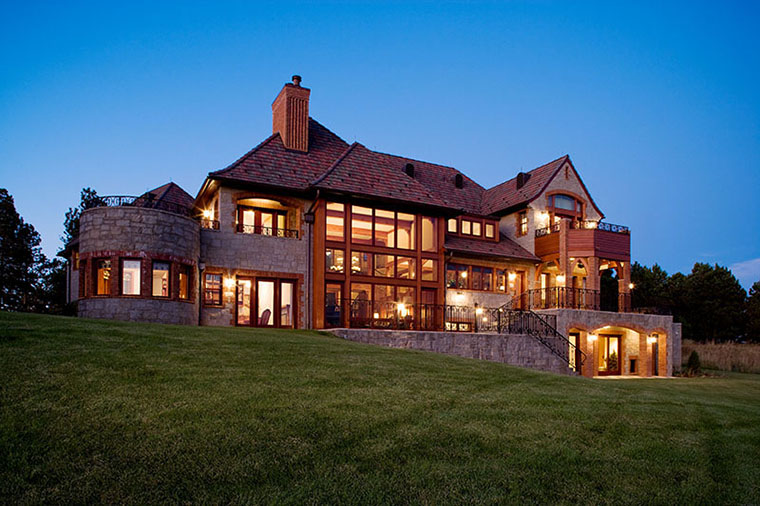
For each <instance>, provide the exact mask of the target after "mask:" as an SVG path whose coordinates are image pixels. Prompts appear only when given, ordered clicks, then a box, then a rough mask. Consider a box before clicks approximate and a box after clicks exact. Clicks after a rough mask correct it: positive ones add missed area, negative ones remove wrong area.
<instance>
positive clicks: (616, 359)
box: [596, 335, 621, 376]
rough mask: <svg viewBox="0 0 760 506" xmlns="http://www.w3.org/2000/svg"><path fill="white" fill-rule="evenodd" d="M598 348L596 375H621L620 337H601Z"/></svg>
mask: <svg viewBox="0 0 760 506" xmlns="http://www.w3.org/2000/svg"><path fill="white" fill-rule="evenodd" d="M596 346H597V348H596V351H597V352H596V374H597V375H599V376H613V375H619V374H620V369H621V367H620V363H621V362H620V350H621V348H620V336H614V335H600V336H599V340H598V341H597V345H596Z"/></svg>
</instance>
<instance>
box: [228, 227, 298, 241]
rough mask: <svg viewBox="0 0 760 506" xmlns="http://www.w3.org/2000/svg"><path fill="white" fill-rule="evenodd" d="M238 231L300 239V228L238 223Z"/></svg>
mask: <svg viewBox="0 0 760 506" xmlns="http://www.w3.org/2000/svg"><path fill="white" fill-rule="evenodd" d="M237 231H238V232H239V233H241V234H256V235H268V236H272V237H288V238H290V239H298V230H291V229H289V228H274V227H262V226H260V225H243V224H242V223H238V226H237Z"/></svg>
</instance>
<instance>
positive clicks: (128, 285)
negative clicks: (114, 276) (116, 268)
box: [121, 260, 140, 295]
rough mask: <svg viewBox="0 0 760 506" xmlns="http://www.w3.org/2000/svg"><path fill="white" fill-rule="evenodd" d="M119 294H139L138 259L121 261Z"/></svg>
mask: <svg viewBox="0 0 760 506" xmlns="http://www.w3.org/2000/svg"><path fill="white" fill-rule="evenodd" d="M121 294H122V295H140V261H139V260H122V261H121Z"/></svg>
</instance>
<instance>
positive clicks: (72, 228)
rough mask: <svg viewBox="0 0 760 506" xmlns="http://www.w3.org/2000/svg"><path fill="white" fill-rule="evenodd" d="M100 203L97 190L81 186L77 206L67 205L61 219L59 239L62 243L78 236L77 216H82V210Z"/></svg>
mask: <svg viewBox="0 0 760 506" xmlns="http://www.w3.org/2000/svg"><path fill="white" fill-rule="evenodd" d="M99 204H100V197H99V196H98V192H96V191H95V190H93V189H92V188H90V187H87V188H82V192H81V194H80V196H79V206H78V207H69V210H68V211H66V217H65V219H64V221H63V235H62V236H61V241H63V244H68V243H69V242H71V241H72V240H73V239H75V238H77V237H79V218H80V216H82V211H84V210H85V209H90V208H92V207H97V206H98V205H99Z"/></svg>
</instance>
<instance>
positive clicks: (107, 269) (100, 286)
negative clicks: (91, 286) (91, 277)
mask: <svg viewBox="0 0 760 506" xmlns="http://www.w3.org/2000/svg"><path fill="white" fill-rule="evenodd" d="M110 294H111V261H110V260H108V259H105V258H99V259H97V260H95V295H110Z"/></svg>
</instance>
